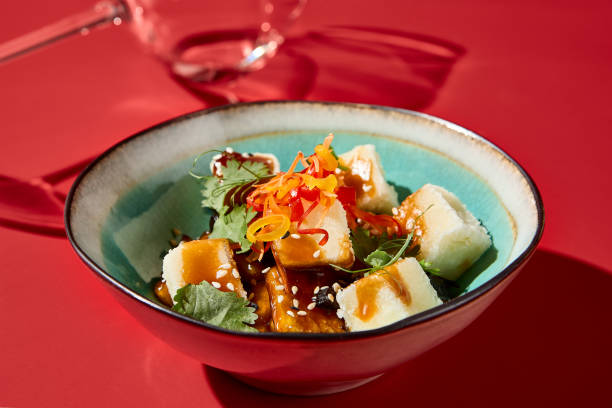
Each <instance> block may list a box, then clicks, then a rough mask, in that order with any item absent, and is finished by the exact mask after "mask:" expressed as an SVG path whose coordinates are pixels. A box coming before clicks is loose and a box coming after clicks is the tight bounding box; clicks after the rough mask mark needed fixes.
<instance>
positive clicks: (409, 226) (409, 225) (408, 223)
mask: <svg viewBox="0 0 612 408" xmlns="http://www.w3.org/2000/svg"><path fill="white" fill-rule="evenodd" d="M413 227H414V220H413V219H412V218H408V220H406V229H407V230H411V229H412V228H413Z"/></svg>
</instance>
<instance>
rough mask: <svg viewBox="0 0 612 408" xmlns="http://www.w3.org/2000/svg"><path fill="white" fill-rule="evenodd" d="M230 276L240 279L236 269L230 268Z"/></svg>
mask: <svg viewBox="0 0 612 408" xmlns="http://www.w3.org/2000/svg"><path fill="white" fill-rule="evenodd" d="M232 276H233V277H234V278H236V279H240V274H239V273H238V270H236V269H232Z"/></svg>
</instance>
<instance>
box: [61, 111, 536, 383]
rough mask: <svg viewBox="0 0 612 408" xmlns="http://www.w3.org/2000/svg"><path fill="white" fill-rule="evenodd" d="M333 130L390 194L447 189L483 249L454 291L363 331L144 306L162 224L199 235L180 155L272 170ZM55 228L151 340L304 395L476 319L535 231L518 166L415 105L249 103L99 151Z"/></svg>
mask: <svg viewBox="0 0 612 408" xmlns="http://www.w3.org/2000/svg"><path fill="white" fill-rule="evenodd" d="M328 132H334V134H335V135H336V137H335V139H334V147H335V149H336V151H338V152H343V151H346V150H348V149H350V148H351V147H352V146H354V145H356V144H363V143H372V144H374V145H375V146H376V149H377V151H378V152H379V154H380V156H381V157H382V163H383V164H384V167H385V171H386V177H387V179H388V180H390V182H392V183H393V184H394V185H395V186H396V188H397V189H398V191H399V194H400V198H403V197H404V196H406V195H407V194H408V193H409V192H411V191H415V190H416V189H418V188H419V187H420V186H422V185H423V184H425V183H433V184H438V185H441V186H443V187H445V188H447V189H448V190H450V191H452V192H454V193H455V194H456V195H457V196H458V197H459V198H460V199H461V200H462V201H463V202H464V203H465V204H466V205H467V207H468V208H469V209H470V211H472V213H473V214H474V215H475V216H476V217H477V218H478V219H480V220H481V221H482V223H483V224H484V225H485V226H486V227H487V229H488V230H489V232H490V234H491V236H492V240H493V246H492V248H491V249H489V250H488V251H487V252H486V253H485V254H484V255H483V257H482V258H481V259H480V260H479V261H478V262H477V263H476V264H475V265H474V266H473V267H472V268H471V269H470V270H468V271H467V272H466V273H465V274H464V275H463V277H462V278H461V279H460V280H459V282H458V283H459V288H460V292H461V294H460V295H459V296H458V297H456V298H454V299H452V300H451V301H449V302H447V303H445V304H443V305H440V306H438V307H435V308H433V309H430V310H427V311H425V312H423V313H420V314H417V315H414V316H411V317H409V318H406V319H404V320H401V321H398V322H396V323H394V324H392V325H390V326H386V327H383V328H379V329H376V330H371V331H364V332H354V333H343V334H306V333H235V332H230V331H227V330H224V329H220V328H217V327H215V326H211V325H208V324H206V323H202V322H199V321H196V320H193V319H191V318H189V317H185V316H182V315H180V314H178V313H175V312H173V311H172V310H170V309H168V308H167V307H165V306H163V305H162V304H161V303H160V302H158V301H157V299H156V298H155V296H154V294H153V290H152V281H154V280H155V279H156V278H158V277H159V276H160V274H161V258H160V253H162V251H164V250H165V249H167V248H168V241H169V239H171V238H172V235H171V229H172V228H175V227H176V228H179V229H180V230H182V231H183V232H184V233H186V234H188V235H190V236H199V235H200V233H201V232H203V231H204V230H207V228H208V224H209V220H208V218H209V215H210V214H208V213H207V212H206V211H204V210H203V209H202V208H201V206H200V201H201V196H200V186H199V184H198V182H197V180H195V179H194V178H192V177H190V176H189V175H188V170H189V169H190V168H191V165H192V162H193V159H194V157H195V156H196V155H197V154H198V153H200V152H203V151H205V150H208V149H211V148H213V147H225V146H231V147H233V148H234V149H235V150H237V151H243V152H249V151H259V152H271V153H274V154H276V156H277V157H278V158H279V159H280V162H281V168H282V169H286V168H287V167H288V166H289V164H290V162H291V160H292V159H293V158H294V156H295V153H296V152H297V151H298V150H302V151H305V152H308V151H312V149H313V148H314V146H315V145H316V144H318V143H320V142H321V140H322V139H323V138H324V137H325V136H326V135H327V134H328ZM65 222H66V231H67V234H68V237H69V239H70V242H71V243H72V245H73V247H74V249H75V250H76V252H77V254H78V255H79V256H80V257H81V258H82V259H83V261H84V262H85V263H86V264H87V265H88V266H89V267H90V268H91V269H92V270H93V271H94V273H96V274H97V275H98V276H99V277H100V278H101V279H102V280H103V281H104V282H106V283H107V284H108V287H109V288H110V290H111V293H112V294H113V295H114V296H115V298H116V299H117V301H119V302H120V303H121V304H122V305H123V306H124V307H125V308H126V309H127V310H128V311H129V312H130V313H131V314H132V315H134V316H135V318H136V319H137V320H139V321H140V322H141V323H142V324H143V325H144V326H146V327H147V328H148V329H149V330H150V331H151V332H153V333H154V334H155V335H156V336H158V337H159V338H161V339H163V340H164V341H166V342H167V343H168V344H170V345H171V346H173V347H175V348H176V349H178V350H180V351H182V352H184V353H186V354H188V355H190V356H193V358H196V359H198V361H201V362H202V363H204V364H207V365H210V366H213V367H216V368H219V369H222V370H225V371H227V372H229V373H230V374H232V375H233V376H235V377H237V378H239V379H240V380H242V381H244V382H246V383H248V384H251V385H254V386H256V387H259V388H262V389H265V390H270V391H274V392H278V393H286V394H300V395H316V394H326V393H333V392H338V391H342V390H346V389H350V388H353V387H356V386H358V385H361V384H364V383H366V382H368V381H371V380H372V379H375V378H377V377H378V376H380V375H382V374H383V373H384V372H385V371H387V370H389V369H391V368H393V367H395V366H397V365H399V364H403V363H405V362H407V361H409V360H410V359H411V358H413V357H415V356H417V355H418V354H420V353H423V352H425V351H426V350H429V349H431V348H433V347H435V346H436V345H438V344H440V343H442V342H443V341H445V340H447V339H449V338H450V337H451V336H453V335H455V334H457V333H458V332H459V331H461V330H462V329H463V328H465V327H466V326H467V325H468V324H470V322H472V321H473V320H474V319H475V318H476V317H477V316H478V315H480V314H481V313H482V312H483V311H484V310H485V309H486V308H487V306H489V304H490V303H491V302H492V301H493V300H494V299H495V298H496V297H497V296H498V295H499V294H500V293H501V292H502V290H504V288H505V287H506V286H507V285H508V284H509V283H510V281H511V280H512V279H513V277H514V276H515V275H516V274H517V272H518V270H519V269H520V268H521V267H522V266H523V265H524V263H525V262H526V261H527V259H528V258H529V256H530V255H531V254H532V253H533V251H534V249H535V247H536V244H537V243H538V241H539V239H540V236H541V233H542V228H543V209H542V202H541V199H540V196H539V194H538V191H537V189H536V187H535V185H534V183H533V181H532V180H531V179H530V178H529V176H528V175H527V174H526V173H525V171H524V170H523V169H522V168H521V167H520V166H519V165H518V164H517V163H516V162H515V161H514V160H512V159H511V158H510V157H509V156H508V155H507V154H505V153H504V152H502V151H501V150H500V149H499V148H497V147H496V146H494V145H493V144H491V143H490V142H488V141H486V140H485V139H483V138H482V137H480V136H478V135H476V134H474V133H472V132H470V131H468V130H466V129H464V128H462V127H459V126H457V125H455V124H452V123H449V122H447V121H444V120H442V119H438V118H435V117H432V116H428V115H424V114H421V113H417V112H412V111H407V110H401V109H393V108H385V107H377V106H366V105H354V104H342V103H319V102H292V101H281V102H262V103H250V104H239V105H231V106H224V107H220V108H215V109H209V110H204V111H200V112H196V113H192V114H189V115H186V116H183V117H180V118H177V119H174V120H171V121H168V122H166V123H163V124H161V125H158V126H155V127H153V128H150V129H147V130H145V131H143V132H141V133H138V134H136V135H134V136H132V137H130V138H128V139H126V140H124V141H122V142H120V143H118V144H117V145H115V146H113V147H111V148H110V149H109V150H107V151H106V152H105V153H104V154H102V155H101V156H100V157H99V158H98V159H97V160H95V161H94V162H93V163H92V164H91V165H90V166H89V167H88V168H87V169H86V170H85V171H84V172H83V173H82V174H81V175H80V176H79V178H78V179H77V180H76V182H75V184H74V186H73V187H72V190H71V191H70V194H69V196H68V199H67V205H66V213H65Z"/></svg>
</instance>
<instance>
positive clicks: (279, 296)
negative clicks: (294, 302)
mask: <svg viewBox="0 0 612 408" xmlns="http://www.w3.org/2000/svg"><path fill="white" fill-rule="evenodd" d="M284 298H285V297H284V296H283V295H278V303H280V302H282V301H283V299H284Z"/></svg>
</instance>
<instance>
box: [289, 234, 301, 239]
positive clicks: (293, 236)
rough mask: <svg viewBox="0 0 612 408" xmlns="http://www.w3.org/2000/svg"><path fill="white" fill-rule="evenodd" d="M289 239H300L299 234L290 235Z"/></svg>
mask: <svg viewBox="0 0 612 408" xmlns="http://www.w3.org/2000/svg"><path fill="white" fill-rule="evenodd" d="M291 238H293V239H300V234H291Z"/></svg>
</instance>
